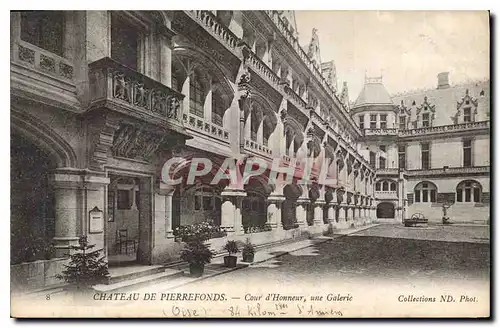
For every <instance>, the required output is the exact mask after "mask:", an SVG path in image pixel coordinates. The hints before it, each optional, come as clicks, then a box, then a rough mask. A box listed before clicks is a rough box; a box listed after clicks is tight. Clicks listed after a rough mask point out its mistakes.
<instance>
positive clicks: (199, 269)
mask: <svg viewBox="0 0 500 328" xmlns="http://www.w3.org/2000/svg"><path fill="white" fill-rule="evenodd" d="M214 255H215V254H214V253H213V252H212V251H211V250H210V248H209V247H208V245H206V244H205V243H204V241H203V240H201V239H197V240H191V241H189V242H188V243H186V245H185V247H184V249H183V250H182V252H181V259H182V260H183V261H186V262H188V263H189V273H190V274H191V276H192V277H200V276H201V275H202V274H203V271H204V269H205V264H208V263H210V261H211V260H212V258H213V257H214Z"/></svg>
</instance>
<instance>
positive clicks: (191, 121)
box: [182, 113, 229, 143]
mask: <svg viewBox="0 0 500 328" xmlns="http://www.w3.org/2000/svg"><path fill="white" fill-rule="evenodd" d="M182 120H183V122H184V126H185V127H186V128H187V129H189V130H193V131H195V132H198V133H201V134H204V135H206V136H209V137H211V138H214V139H217V140H219V141H222V142H225V143H229V132H228V131H227V130H226V129H224V128H223V127H222V126H221V125H219V124H215V123H213V122H209V121H207V120H204V119H203V118H201V117H199V116H197V115H194V114H191V113H189V114H186V113H184V114H183V115H182ZM216 121H217V120H216Z"/></svg>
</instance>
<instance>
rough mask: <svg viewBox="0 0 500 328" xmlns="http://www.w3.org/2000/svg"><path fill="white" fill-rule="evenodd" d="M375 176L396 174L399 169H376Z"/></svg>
mask: <svg viewBox="0 0 500 328" xmlns="http://www.w3.org/2000/svg"><path fill="white" fill-rule="evenodd" d="M376 173H377V174H398V173H399V169H398V168H397V167H391V168H385V169H377V170H376Z"/></svg>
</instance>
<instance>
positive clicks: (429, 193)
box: [414, 182, 437, 203]
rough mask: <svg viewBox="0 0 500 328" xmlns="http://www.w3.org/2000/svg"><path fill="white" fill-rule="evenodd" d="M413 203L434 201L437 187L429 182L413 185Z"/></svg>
mask: <svg viewBox="0 0 500 328" xmlns="http://www.w3.org/2000/svg"><path fill="white" fill-rule="evenodd" d="M414 192H415V203H435V202H436V194H437V187H436V185H435V184H433V183H431V182H420V183H419V184H417V185H416V186H415V189H414Z"/></svg>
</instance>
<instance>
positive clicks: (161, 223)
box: [155, 183, 175, 243]
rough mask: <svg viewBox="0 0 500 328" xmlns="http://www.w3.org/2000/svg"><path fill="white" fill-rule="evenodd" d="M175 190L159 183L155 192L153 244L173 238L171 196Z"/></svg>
mask: <svg viewBox="0 0 500 328" xmlns="http://www.w3.org/2000/svg"><path fill="white" fill-rule="evenodd" d="M174 192H175V188H174V187H173V186H169V185H166V184H164V183H161V184H160V186H159V188H157V189H156V190H155V236H156V238H155V243H156V241H157V240H158V239H160V240H161V239H165V238H167V239H171V238H174V232H173V229H172V196H173V195H174Z"/></svg>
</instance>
